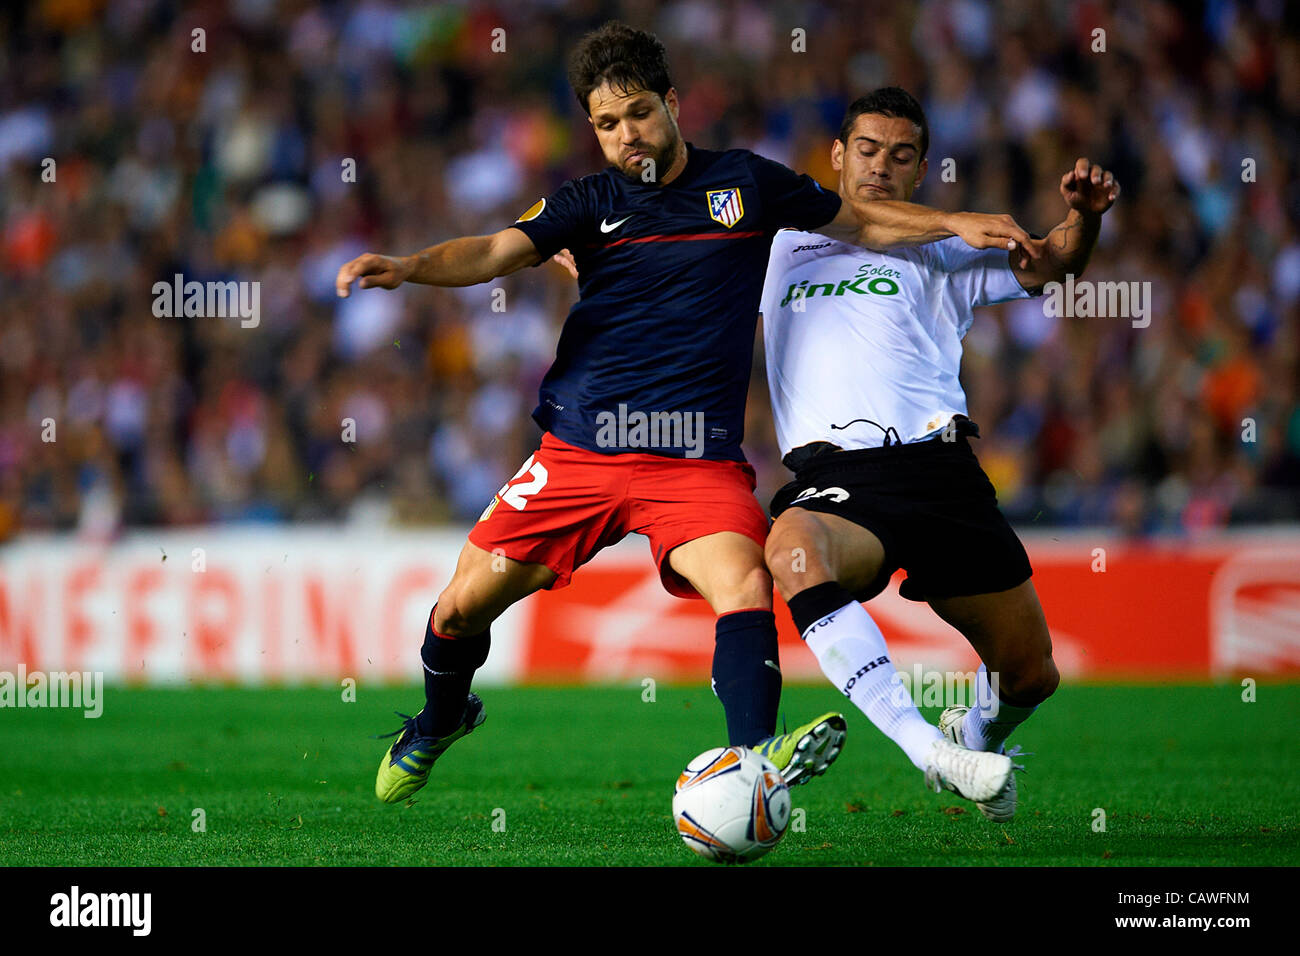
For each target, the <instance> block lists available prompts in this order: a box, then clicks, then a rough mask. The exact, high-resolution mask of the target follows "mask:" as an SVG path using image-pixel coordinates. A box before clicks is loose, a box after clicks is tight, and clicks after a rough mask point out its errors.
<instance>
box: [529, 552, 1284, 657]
mask: <svg viewBox="0 0 1300 956" xmlns="http://www.w3.org/2000/svg"><path fill="white" fill-rule="evenodd" d="M1026 545H1027V547H1028V550H1029V552H1030V558H1031V560H1032V562H1033V565H1034V585H1035V587H1036V588H1037V590H1038V594H1039V597H1040V599H1041V601H1042V603H1043V607H1044V610H1045V612H1046V614H1047V621H1048V626H1049V628H1050V630H1051V632H1052V641H1053V647H1054V654H1055V657H1056V660H1057V664H1058V666H1059V667H1060V669H1061V671H1062V673H1063V674H1065V675H1066V676H1068V677H1074V678H1088V677H1097V678H1135V679H1153V680H1168V679H1176V678H1196V677H1200V678H1204V677H1207V676H1211V675H1214V676H1226V675H1230V674H1237V673H1241V674H1244V675H1247V676H1249V675H1274V676H1278V675H1291V676H1295V675H1300V539H1297V538H1294V537H1293V538H1289V539H1288V538H1277V539H1271V538H1267V539H1262V540H1260V541H1258V543H1256V542H1254V541H1247V542H1243V541H1240V540H1239V539H1234V540H1232V541H1227V540H1225V541H1219V542H1214V543H1207V544H1199V545H1190V544H1187V543H1178V544H1169V545H1158V544H1145V545H1135V544H1126V543H1123V542H1112V541H1105V540H1099V539H1098V538H1096V537H1093V538H1091V539H1088V540H1084V539H1082V538H1078V539H1075V540H1074V541H1071V542H1065V543H1060V542H1055V541H1051V540H1046V539H1032V538H1031V539H1030V540H1028V541H1027V542H1026ZM903 577H904V574H903V573H902V572H899V573H898V574H897V575H895V578H894V580H893V581H892V582H891V584H890V587H889V589H888V590H887V591H886V592H885V593H884V594H882V595H880V596H879V597H877V598H876V599H874V600H873V601H871V602H869V603H868V604H867V605H866V607H867V610H868V611H869V612H870V613H871V614H872V615H873V616H874V617H875V619H876V622H877V624H879V625H880V627H881V630H882V631H883V632H884V635H885V638H886V640H887V641H888V642H889V645H890V649H891V653H892V655H893V657H894V659H895V661H896V662H897V663H899V664H900V666H903V665H906V666H911V665H912V664H914V663H920V664H922V665H924V666H925V667H927V668H935V669H941V670H949V669H951V670H970V669H973V668H974V667H976V666H978V659H977V658H976V656H975V654H974V652H973V651H972V650H971V649H970V647H969V645H967V644H966V642H965V640H964V639H963V638H962V637H961V635H960V634H959V633H958V632H957V631H955V630H954V629H953V628H951V627H950V626H948V625H947V624H945V623H944V622H943V621H941V620H940V619H939V618H938V616H937V615H935V614H934V612H933V611H931V610H930V608H929V607H928V606H927V605H925V604H918V603H915V602H911V601H907V600H905V599H904V598H902V597H901V596H899V594H898V583H899V582H900V581H901V580H902V579H903ZM713 622H714V616H713V614H712V612H711V611H710V610H709V608H708V607H707V605H705V604H704V602H703V601H683V600H673V599H671V598H668V597H667V596H666V595H664V594H663V593H662V590H661V589H660V587H659V583H658V580H657V578H656V575H655V573H654V571H653V569H651V568H650V567H649V562H646V564H645V566H644V567H642V568H640V569H638V568H636V567H633V566H627V565H622V566H616V567H609V566H600V565H598V564H593V565H592V566H591V567H588V568H585V569H583V571H582V572H581V573H580V574H579V575H577V576H575V578H574V583H573V585H572V586H571V587H569V588H567V589H565V590H562V591H557V592H554V593H546V594H541V595H539V596H537V597H536V598H535V599H534V601H533V604H532V613H531V617H530V619H529V621H528V626H527V627H525V630H524V633H525V638H524V646H523V651H522V653H523V659H522V661H521V664H522V673H521V675H520V676H521V678H522V679H525V680H528V681H537V682H543V681H557V680H560V681H571V680H626V679H636V678H640V677H644V676H653V677H656V678H657V679H667V680H700V679H705V678H707V675H708V673H709V668H710V660H711V654H712V649H713ZM777 622H778V627H779V630H780V635H781V655H782V658H781V659H782V670H783V671H784V672H785V675H786V678H787V680H791V679H794V680H799V679H817V678H820V676H821V675H820V671H819V670H818V668H817V664H816V661H815V659H814V658H813V656H812V654H811V653H809V652H808V651H807V650H806V649H805V648H804V647H802V646H801V643H800V641H799V638H798V635H797V634H796V633H795V631H794V626H793V624H792V623H791V621H790V615H789V612H788V611H787V610H786V609H785V607H784V605H783V604H780V602H779V601H778V609H777Z"/></svg>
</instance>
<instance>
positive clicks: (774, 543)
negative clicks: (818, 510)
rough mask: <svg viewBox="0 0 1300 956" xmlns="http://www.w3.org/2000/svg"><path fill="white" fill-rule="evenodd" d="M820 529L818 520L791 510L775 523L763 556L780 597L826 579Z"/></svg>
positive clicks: (789, 595) (790, 594) (787, 595)
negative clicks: (819, 539) (799, 515)
mask: <svg viewBox="0 0 1300 956" xmlns="http://www.w3.org/2000/svg"><path fill="white" fill-rule="evenodd" d="M820 530H821V529H820V526H818V525H817V524H816V522H815V521H811V520H809V519H806V518H800V517H794V516H793V514H792V513H791V512H787V513H786V514H784V515H782V516H781V517H780V518H779V519H778V520H777V523H776V525H775V526H773V528H772V532H771V534H769V535H768V538H767V545H766V547H765V548H764V549H763V558H764V560H766V561H767V567H768V570H770V571H771V572H772V580H773V581H774V582H775V583H776V587H777V590H778V591H780V592H781V597H783V598H787V599H788V598H789V597H791V596H792V595H794V594H798V593H799V592H800V591H802V590H803V589H804V588H807V587H811V586H812V585H814V584H820V583H821V582H822V581H823V580H826V579H827V571H826V560H825V557H824V555H823V554H822V553H821V549H820V548H819V546H818V538H819V535H818V532H819V531H820Z"/></svg>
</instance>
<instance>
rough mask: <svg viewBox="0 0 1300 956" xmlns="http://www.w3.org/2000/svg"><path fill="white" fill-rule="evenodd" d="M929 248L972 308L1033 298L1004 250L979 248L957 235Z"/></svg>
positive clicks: (938, 266) (963, 299)
mask: <svg viewBox="0 0 1300 956" xmlns="http://www.w3.org/2000/svg"><path fill="white" fill-rule="evenodd" d="M922 248H925V247H922ZM929 249H930V255H932V256H933V257H934V258H935V260H936V263H935V264H936V266H937V268H939V269H941V270H942V271H944V272H946V273H947V274H948V280H949V281H950V282H951V283H953V286H954V288H955V291H956V295H957V298H958V299H959V300H960V301H963V302H969V303H970V304H971V306H972V307H973V306H977V305H993V304H994V303H996V302H1007V301H1010V300H1011V299H1027V298H1029V297H1030V293H1029V292H1027V291H1025V287H1024V286H1022V285H1021V284H1020V281H1019V280H1018V279H1017V278H1016V274H1015V273H1014V272H1013V271H1012V270H1011V260H1010V258H1009V257H1008V255H1007V251H1006V250H1005V249H976V248H974V247H973V246H970V245H967V244H966V242H965V241H964V240H963V239H961V238H960V237H958V236H953V237H951V238H949V239H944V240H942V241H940V242H936V243H934V244H933V245H932V246H930V247H929Z"/></svg>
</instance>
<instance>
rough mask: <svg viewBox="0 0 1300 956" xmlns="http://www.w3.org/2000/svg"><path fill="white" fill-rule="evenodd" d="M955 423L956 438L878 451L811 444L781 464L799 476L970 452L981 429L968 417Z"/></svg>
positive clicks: (899, 444) (937, 437) (937, 438)
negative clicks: (818, 469) (807, 472)
mask: <svg viewBox="0 0 1300 956" xmlns="http://www.w3.org/2000/svg"><path fill="white" fill-rule="evenodd" d="M952 420H953V421H954V422H956V423H957V428H956V429H955V431H956V435H955V437H954V438H946V437H945V436H944V435H943V434H942V433H940V434H938V435H935V436H934V437H933V438H926V439H923V440H921V441H915V442H894V443H893V444H890V445H878V446H876V447H875V448H851V449H847V450H846V449H844V448H841V447H840V446H839V445H836V444H834V443H832V442H828V441H815V442H809V443H808V444H807V445H800V446H799V447H798V448H792V449H791V450H790V451H789V452H788V453H787V454H786V455H785V457H784V458H782V459H781V464H783V465H785V466H786V467H787V468H789V469H790V470H791V471H793V472H799V471H801V470H803V469H805V468H808V467H810V466H814V465H815V466H818V467H821V466H823V465H831V464H834V465H841V464H843V465H851V464H853V463H855V462H862V461H879V460H881V459H888V458H894V457H898V456H900V455H901V456H908V457H912V456H918V455H930V454H936V453H943V452H945V451H950V450H953V449H956V448H964V449H967V450H969V449H970V442H969V441H967V439H968V438H979V435H980V427H979V425H977V424H975V422H973V421H971V420H970V419H969V418H967V417H966V416H965V415H954V416H953V418H952Z"/></svg>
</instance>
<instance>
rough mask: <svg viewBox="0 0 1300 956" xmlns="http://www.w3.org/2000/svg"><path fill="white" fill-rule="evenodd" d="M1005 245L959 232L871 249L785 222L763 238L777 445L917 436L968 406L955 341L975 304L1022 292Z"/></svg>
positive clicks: (859, 443) (856, 443) (865, 443)
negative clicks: (767, 251)
mask: <svg viewBox="0 0 1300 956" xmlns="http://www.w3.org/2000/svg"><path fill="white" fill-rule="evenodd" d="M1028 295H1029V293H1028V292H1026V291H1025V289H1024V287H1022V286H1021V285H1020V282H1019V281H1018V280H1017V279H1016V276H1015V273H1014V272H1013V271H1012V270H1011V264H1010V261H1009V259H1008V256H1007V252H1006V250H1004V249H975V248H973V247H971V246H969V245H967V244H966V242H964V241H963V240H962V239H960V238H958V237H955V236H954V237H952V238H950V239H944V240H941V241H939V242H934V243H929V244H927V245H920V246H909V247H899V248H896V249H891V250H889V251H887V252H873V251H871V250H868V249H863V248H861V247H858V246H853V245H849V244H847V243H842V242H837V241H834V240H831V239H828V238H826V237H825V236H819V235H813V234H810V233H807V232H799V231H797V230H786V231H784V232H781V233H780V234H778V235H777V237H776V239H775V240H774V241H773V243H772V257H771V261H770V263H769V264H768V269H767V281H766V283H765V285H764V288H763V298H762V313H763V343H764V346H765V351H766V353H767V378H768V388H769V389H770V391H771V396H772V413H773V418H774V420H775V423H776V435H777V442H778V444H779V445H780V448H781V454H782V455H783V456H784V455H787V454H789V452H790V450H791V449H793V448H799V447H801V446H803V445H807V444H811V443H813V442H829V443H831V444H835V445H838V446H839V447H841V448H845V449H853V448H875V447H878V446H880V445H884V444H893V443H895V442H900V443H906V442H913V441H921V440H923V439H925V438H927V437H930V436H932V435H934V434H935V433H937V432H940V431H942V430H943V429H944V427H945V426H946V425H947V424H948V422H949V421H950V420H951V419H952V418H953V416H955V415H965V414H966V393H965V392H964V391H963V390H962V387H961V382H960V379H959V374H960V370H961V340H962V337H963V336H964V335H965V334H966V330H967V329H969V328H970V326H971V322H972V321H973V320H974V316H973V314H972V312H971V310H972V309H973V308H974V307H976V306H981V305H988V304H991V303H994V302H1004V301H1006V300H1009V299H1021V298H1026V297H1028Z"/></svg>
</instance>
